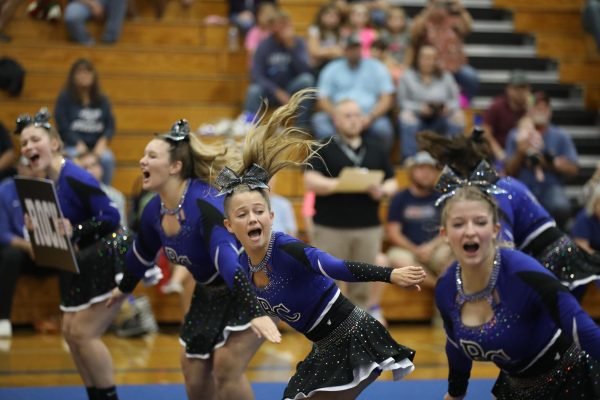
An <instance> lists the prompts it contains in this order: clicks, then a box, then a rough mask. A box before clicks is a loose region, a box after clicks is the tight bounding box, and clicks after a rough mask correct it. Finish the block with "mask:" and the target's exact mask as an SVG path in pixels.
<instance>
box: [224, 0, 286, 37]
mask: <svg viewBox="0 0 600 400" xmlns="http://www.w3.org/2000/svg"><path fill="white" fill-rule="evenodd" d="M262 3H273V4H277V2H276V1H275V0H229V20H230V21H231V23H232V24H233V25H235V26H236V27H237V28H238V29H239V30H240V31H241V32H242V34H243V35H246V33H247V32H248V31H249V30H250V28H252V27H253V26H254V24H255V23H256V14H257V11H258V7H259V6H260V5H261V4H262Z"/></svg>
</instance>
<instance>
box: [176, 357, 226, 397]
mask: <svg viewBox="0 0 600 400" xmlns="http://www.w3.org/2000/svg"><path fill="white" fill-rule="evenodd" d="M212 368H213V366H212V357H211V358H209V359H207V360H202V359H200V358H188V357H187V356H186V355H185V350H184V351H182V353H181V370H182V371H183V377H184V379H185V391H186V392H187V396H188V399H189V400H216V398H217V393H216V390H215V381H214V377H213V374H212Z"/></svg>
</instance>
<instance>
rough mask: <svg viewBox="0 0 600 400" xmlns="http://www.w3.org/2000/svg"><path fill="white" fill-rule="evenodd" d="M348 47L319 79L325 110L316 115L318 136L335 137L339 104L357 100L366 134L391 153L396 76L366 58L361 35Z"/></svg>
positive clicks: (349, 43) (314, 128) (321, 100)
mask: <svg viewBox="0 0 600 400" xmlns="http://www.w3.org/2000/svg"><path fill="white" fill-rule="evenodd" d="M345 45H346V48H345V50H344V57H342V58H340V59H338V60H335V61H331V62H330V63H329V64H327V66H326V67H325V68H324V69H323V71H321V75H320V76H319V83H318V87H319V100H318V105H319V108H320V109H321V110H322V111H321V112H318V113H315V115H314V116H313V119H312V126H313V131H314V134H315V136H316V137H317V138H319V139H322V138H326V137H330V136H333V135H334V134H335V133H336V130H335V126H334V123H333V120H332V117H333V116H334V114H335V104H338V103H339V102H340V101H342V100H354V101H355V102H356V103H358V105H359V106H360V109H361V111H362V113H363V114H364V117H363V131H365V133H366V135H367V136H370V137H373V138H375V139H376V140H377V141H379V143H380V144H381V145H382V146H383V147H384V148H385V149H388V151H389V150H390V149H391V148H392V145H393V143H394V128H393V126H392V122H391V120H390V119H389V118H388V116H387V113H388V112H389V111H390V109H391V107H392V103H393V93H394V85H393V83H392V77H391V75H390V73H389V71H388V70H387V68H386V67H385V65H383V63H382V62H381V61H379V60H375V59H372V58H362V56H361V47H360V46H361V44H360V39H359V38H358V36H356V35H350V36H349V37H348V39H347V40H346V44H345Z"/></svg>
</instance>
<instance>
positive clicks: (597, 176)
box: [581, 161, 600, 204]
mask: <svg viewBox="0 0 600 400" xmlns="http://www.w3.org/2000/svg"><path fill="white" fill-rule="evenodd" d="M596 189H600V161H598V163H597V164H596V171H594V174H593V175H592V177H591V178H590V179H588V181H587V182H586V183H585V185H583V189H582V190H581V192H582V194H581V198H582V204H586V203H587V202H588V200H589V199H590V197H591V195H592V193H593V192H594V190H596Z"/></svg>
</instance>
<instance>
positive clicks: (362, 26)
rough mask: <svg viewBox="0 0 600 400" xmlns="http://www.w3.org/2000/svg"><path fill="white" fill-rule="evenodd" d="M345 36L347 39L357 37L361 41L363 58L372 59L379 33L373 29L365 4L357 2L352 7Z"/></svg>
mask: <svg viewBox="0 0 600 400" xmlns="http://www.w3.org/2000/svg"><path fill="white" fill-rule="evenodd" d="M343 35H344V36H345V37H348V36H350V35H356V37H357V38H358V39H359V40H360V49H361V53H362V56H363V57H364V58H369V57H371V45H372V44H373V42H374V41H375V40H376V39H377V31H376V30H375V29H373V28H372V27H371V16H370V14H369V9H368V8H367V6H366V4H365V3H363V2H356V3H352V4H351V5H350V14H349V15H348V24H347V26H346V27H345V28H344V32H343Z"/></svg>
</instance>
